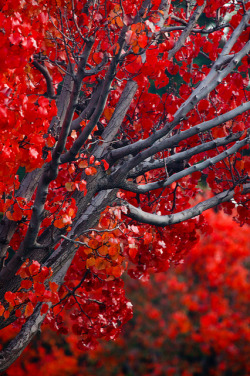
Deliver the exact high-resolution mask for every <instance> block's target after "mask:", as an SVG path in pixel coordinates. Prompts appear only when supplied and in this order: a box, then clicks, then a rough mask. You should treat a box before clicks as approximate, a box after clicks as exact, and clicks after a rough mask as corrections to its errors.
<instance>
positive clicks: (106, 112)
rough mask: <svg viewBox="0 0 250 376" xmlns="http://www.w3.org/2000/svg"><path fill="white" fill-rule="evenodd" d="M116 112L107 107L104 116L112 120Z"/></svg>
mask: <svg viewBox="0 0 250 376" xmlns="http://www.w3.org/2000/svg"><path fill="white" fill-rule="evenodd" d="M114 111H115V109H114V108H112V107H106V108H105V110H104V111H103V115H104V116H105V118H106V119H107V120H110V119H111V117H112V115H113V112H114Z"/></svg>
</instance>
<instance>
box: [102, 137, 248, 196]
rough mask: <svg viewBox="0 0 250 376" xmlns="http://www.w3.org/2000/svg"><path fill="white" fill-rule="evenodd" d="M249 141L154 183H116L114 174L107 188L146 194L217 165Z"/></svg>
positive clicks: (245, 139) (237, 144) (246, 140)
mask: <svg viewBox="0 0 250 376" xmlns="http://www.w3.org/2000/svg"><path fill="white" fill-rule="evenodd" d="M249 142H250V137H246V138H244V140H241V141H236V143H235V144H234V145H233V146H232V147H231V148H230V149H228V150H226V151H224V152H222V153H220V154H218V155H216V156H215V157H213V158H209V159H207V160H206V161H204V162H201V163H197V164H195V165H193V166H191V167H188V168H186V169H185V170H183V171H180V172H177V173H175V174H173V175H172V176H170V177H169V178H168V179H167V180H160V181H157V182H154V183H148V184H144V185H137V184H135V183H132V182H130V181H126V182H124V180H123V181H121V182H120V183H118V184H117V183H116V182H114V183H112V182H111V181H112V180H113V179H112V176H111V177H110V183H109V184H108V185H107V186H105V189H107V188H122V189H125V190H127V191H130V192H135V193H141V194H144V193H146V192H149V191H152V190H154V189H158V188H165V187H167V186H169V185H170V184H172V183H174V182H175V181H177V180H180V179H182V178H184V177H185V176H188V175H191V174H192V173H194V172H197V171H202V170H204V169H205V168H207V167H209V166H213V165H215V164H216V163H218V162H220V161H222V160H223V159H225V158H226V157H228V156H230V155H232V154H234V153H236V152H237V151H238V150H239V149H240V148H242V147H243V146H245V145H246V144H248V143H249Z"/></svg>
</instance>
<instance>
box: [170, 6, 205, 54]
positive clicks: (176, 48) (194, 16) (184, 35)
mask: <svg viewBox="0 0 250 376" xmlns="http://www.w3.org/2000/svg"><path fill="white" fill-rule="evenodd" d="M206 4H207V2H206V1H204V3H203V4H202V5H201V6H197V8H196V9H195V11H194V13H193V14H192V16H191V17H190V19H189V22H188V24H187V26H186V27H185V29H184V30H183V32H182V34H181V36H180V38H179V39H178V40H177V42H176V43H175V45H174V47H173V48H172V49H171V50H170V51H169V52H168V59H169V60H171V59H172V58H173V57H174V56H175V54H176V52H178V51H179V50H180V49H181V47H183V46H184V43H185V41H186V39H187V38H188V36H189V35H190V34H191V32H192V30H193V28H194V26H195V24H196V23H197V21H198V19H199V17H200V16H201V14H202V12H203V10H204V9H205V7H206Z"/></svg>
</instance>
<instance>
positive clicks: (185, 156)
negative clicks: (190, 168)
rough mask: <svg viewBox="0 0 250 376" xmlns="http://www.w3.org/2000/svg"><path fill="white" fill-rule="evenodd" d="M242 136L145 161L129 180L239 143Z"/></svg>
mask: <svg viewBox="0 0 250 376" xmlns="http://www.w3.org/2000/svg"><path fill="white" fill-rule="evenodd" d="M242 134H243V132H238V133H235V134H231V135H229V136H226V137H222V138H217V139H216V140H213V141H210V142H206V143H203V144H200V145H198V146H195V147H193V148H190V149H188V150H185V151H182V152H179V153H176V154H174V155H171V156H170V157H168V158H165V159H158V160H154V159H153V160H149V161H145V162H143V163H141V164H140V165H138V166H137V168H136V169H135V170H134V171H131V173H130V174H129V175H128V178H136V177H137V176H140V175H143V174H144V173H145V172H147V171H151V170H154V169H157V168H162V167H165V166H166V167H171V165H173V164H176V163H178V162H180V161H183V160H187V161H188V160H189V159H190V158H191V157H192V156H194V155H197V154H200V153H204V152H205V151H208V150H211V149H215V148H217V147H219V146H224V145H228V144H230V143H231V142H234V141H237V140H238V139H239V138H240V137H241V136H242Z"/></svg>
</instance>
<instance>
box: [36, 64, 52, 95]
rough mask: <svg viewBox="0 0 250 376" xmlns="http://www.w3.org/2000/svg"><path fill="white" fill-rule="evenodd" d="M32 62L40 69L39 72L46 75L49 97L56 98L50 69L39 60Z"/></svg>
mask: <svg viewBox="0 0 250 376" xmlns="http://www.w3.org/2000/svg"><path fill="white" fill-rule="evenodd" d="M32 64H33V65H34V67H35V68H36V69H38V70H39V72H41V73H42V75H43V76H44V78H45V80H46V84H47V95H48V97H49V98H52V99H53V98H55V97H56V95H55V89H54V85H53V80H52V77H51V75H50V74H49V71H48V69H47V68H46V67H45V66H44V65H42V64H40V63H39V62H38V61H37V60H33V61H32Z"/></svg>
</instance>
